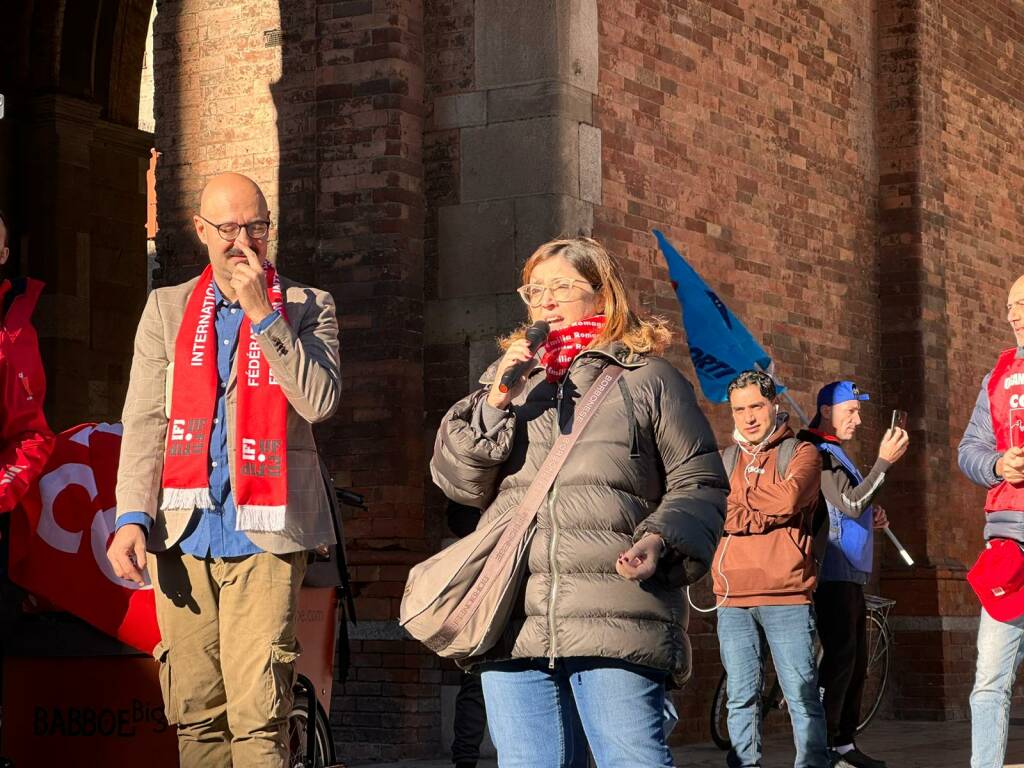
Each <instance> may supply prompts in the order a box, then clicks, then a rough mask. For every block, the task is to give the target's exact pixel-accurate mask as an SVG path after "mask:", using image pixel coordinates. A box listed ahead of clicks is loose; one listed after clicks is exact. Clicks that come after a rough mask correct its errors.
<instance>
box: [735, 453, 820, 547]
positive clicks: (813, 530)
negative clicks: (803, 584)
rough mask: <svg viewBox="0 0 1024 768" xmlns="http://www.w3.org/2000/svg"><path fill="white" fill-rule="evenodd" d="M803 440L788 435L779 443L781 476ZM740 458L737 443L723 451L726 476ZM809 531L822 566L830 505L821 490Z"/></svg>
mask: <svg viewBox="0 0 1024 768" xmlns="http://www.w3.org/2000/svg"><path fill="white" fill-rule="evenodd" d="M802 442H804V441H803V440H800V439H799V438H796V437H787V438H786V439H785V440H783V441H782V443H781V444H780V445H779V458H778V459H777V462H776V466H777V467H778V472H779V476H780V477H785V476H786V470H787V469H789V462H790V461H792V459H793V454H794V453H796V449H797V446H798V445H800V443H802ZM815 450H817V449H815ZM739 460H740V447H739V446H738V445H736V444H735V443H733V444H732V445H730V446H729V447H728V448H726V449H725V450H723V451H722V463H723V464H725V474H726V477H729V478H732V473H733V471H734V470H735V469H736V464H737V463H739ZM808 533H810V534H811V537H812V538H813V539H814V542H813V543H812V544H811V552H812V554H813V555H814V560H815V562H816V563H817V564H818V566H819V567H820V566H821V562H822V559H823V558H824V557H825V548H826V547H827V546H828V505H827V504H826V503H825V497H824V496H823V495H822V493H821V491H820V490H819V491H818V501H817V503H816V504H815V505H814V514H813V515H811V524H810V530H809V531H808Z"/></svg>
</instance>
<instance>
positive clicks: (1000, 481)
mask: <svg viewBox="0 0 1024 768" xmlns="http://www.w3.org/2000/svg"><path fill="white" fill-rule="evenodd" d="M1006 319H1007V322H1009V324H1010V328H1011V330H1012V331H1013V335H1014V336H1015V337H1016V345H1015V346H1013V347H1011V348H1009V349H1007V350H1005V351H1004V352H1003V353H1002V354H1000V355H999V359H998V360H997V361H996V364H995V367H994V368H993V369H992V371H991V372H990V373H988V374H987V375H986V376H985V378H984V379H983V380H982V382H981V391H980V392H979V393H978V399H977V401H976V402H975V404H974V411H973V412H972V413H971V419H970V422H969V423H968V425H967V429H966V430H965V431H964V436H963V439H962V440H961V441H960V448H959V463H960V469H961V471H962V472H963V473H964V474H965V475H966V476H967V478H968V479H969V480H971V481H972V482H974V483H976V484H977V485H980V486H982V487H983V488H985V489H987V490H988V495H987V497H986V499H985V533H984V535H985V542H986V549H985V551H984V552H983V554H982V556H981V558H979V560H978V562H977V564H976V565H975V566H974V568H972V569H971V572H970V574H968V580H969V581H970V582H971V585H972V586H973V587H974V589H975V591H976V592H977V593H978V596H979V598H981V601H982V610H981V620H980V623H979V625H978V666H977V669H976V672H975V678H974V689H973V690H972V691H971V724H972V725H971V732H972V739H971V740H972V745H971V768H996V767H997V766H999V767H1000V768H1001V766H1002V765H1003V759H1004V757H1005V755H1006V740H1007V733H1008V729H1009V724H1010V699H1011V696H1012V693H1013V681H1014V678H1015V677H1016V674H1017V669H1018V668H1019V667H1020V663H1021V659H1022V658H1024V587H1022V582H1024V554H1022V552H1021V545H1024V439H1022V438H1024V277H1021V278H1018V280H1017V281H1016V282H1015V283H1014V284H1013V287H1012V288H1010V294H1009V297H1008V298H1007V300H1006Z"/></svg>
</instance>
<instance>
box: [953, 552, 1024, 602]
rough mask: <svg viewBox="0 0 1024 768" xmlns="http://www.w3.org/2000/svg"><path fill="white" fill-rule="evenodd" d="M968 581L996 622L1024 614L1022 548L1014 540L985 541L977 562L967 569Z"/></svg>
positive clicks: (1023, 560) (1023, 555)
mask: <svg viewBox="0 0 1024 768" xmlns="http://www.w3.org/2000/svg"><path fill="white" fill-rule="evenodd" d="M967 581H968V582H970V585H971V587H972V588H973V589H974V592H975V594H976V595H977V596H978V599H979V600H981V604H982V606H983V607H984V608H985V610H986V611H988V615H989V616H991V617H992V618H993V619H995V620H996V621H1012V620H1013V619H1016V618H1017V617H1018V616H1021V615H1022V614H1024V589H1022V587H1024V551H1022V550H1021V545H1020V544H1018V543H1017V542H1016V541H1013V540H1012V539H992V540H991V541H988V542H986V544H985V549H984V551H982V553H981V556H980V557H979V558H978V561H977V562H976V563H975V564H974V567H973V568H971V570H970V571H968V572H967Z"/></svg>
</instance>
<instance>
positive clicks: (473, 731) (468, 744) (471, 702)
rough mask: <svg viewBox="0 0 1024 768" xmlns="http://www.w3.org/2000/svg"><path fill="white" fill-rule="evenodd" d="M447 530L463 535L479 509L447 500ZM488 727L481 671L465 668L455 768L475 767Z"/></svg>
mask: <svg viewBox="0 0 1024 768" xmlns="http://www.w3.org/2000/svg"><path fill="white" fill-rule="evenodd" d="M447 516H448V530H450V531H451V532H452V533H454V534H455V535H456V536H458V537H459V538H460V539H461V538H462V537H463V536H467V535H469V534H470V533H472V532H473V531H475V530H476V524H477V523H478V522H480V510H479V509H476V508H475V507H467V506H466V505H465V504H459V503H458V502H455V501H449V502H448V508H447ZM486 728H487V710H486V709H485V707H484V691H483V688H482V687H481V685H480V675H479V674H475V673H471V672H463V673H462V677H461V678H460V679H459V692H458V693H457V694H456V695H455V725H454V730H455V737H454V738H453V739H452V764H453V765H454V766H455V768H476V763H477V760H479V759H480V744H481V743H482V742H483V740H484V730H485V729H486Z"/></svg>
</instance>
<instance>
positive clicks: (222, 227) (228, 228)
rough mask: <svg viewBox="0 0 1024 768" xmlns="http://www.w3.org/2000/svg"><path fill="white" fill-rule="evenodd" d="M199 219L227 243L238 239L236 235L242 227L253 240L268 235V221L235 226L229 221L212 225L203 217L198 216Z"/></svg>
mask: <svg viewBox="0 0 1024 768" xmlns="http://www.w3.org/2000/svg"><path fill="white" fill-rule="evenodd" d="M199 218H200V219H202V220H203V221H205V222H206V223H207V224H209V225H210V226H211V227H213V228H214V229H216V230H217V234H218V235H220V236H221V237H222V238H224V239H225V240H229V241H230V240H234V239H235V238H236V237H238V233H239V232H241V231H242V227H243V226H244V227H245V231H246V234H248V235H249V237H250V238H251V239H253V240H262V239H263V238H265V237H266V236H267V235H268V234H270V222H269V221H250V222H247V223H246V224H236V223H235V222H233V221H229V222H227V223H226V224H214V223H213V222H212V221H210V220H209V219H208V218H206V217H205V216H200V217H199Z"/></svg>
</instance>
